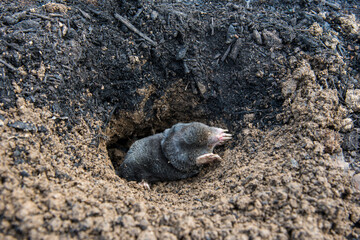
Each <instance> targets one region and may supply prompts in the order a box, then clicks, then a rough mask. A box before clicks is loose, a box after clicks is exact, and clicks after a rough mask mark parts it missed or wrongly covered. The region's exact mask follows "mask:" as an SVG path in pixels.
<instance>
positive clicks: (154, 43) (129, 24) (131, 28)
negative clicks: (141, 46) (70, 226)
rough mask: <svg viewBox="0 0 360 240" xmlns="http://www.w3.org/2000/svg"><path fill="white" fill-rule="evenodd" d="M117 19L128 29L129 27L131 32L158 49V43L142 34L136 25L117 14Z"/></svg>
mask: <svg viewBox="0 0 360 240" xmlns="http://www.w3.org/2000/svg"><path fill="white" fill-rule="evenodd" d="M114 16H115V18H116V19H117V20H119V21H120V22H122V23H123V24H124V25H125V26H126V27H128V28H129V29H130V30H131V31H133V32H134V33H136V34H138V35H139V36H140V37H142V38H144V39H145V40H146V41H148V42H149V43H150V44H151V45H152V46H154V47H156V46H157V43H156V42H154V41H153V40H151V39H150V38H149V37H148V36H146V35H145V34H144V33H142V32H140V31H139V30H138V29H137V28H136V27H135V26H134V25H132V24H131V23H130V22H129V21H128V20H127V19H126V18H124V17H122V16H120V15H119V14H117V13H115V15H114Z"/></svg>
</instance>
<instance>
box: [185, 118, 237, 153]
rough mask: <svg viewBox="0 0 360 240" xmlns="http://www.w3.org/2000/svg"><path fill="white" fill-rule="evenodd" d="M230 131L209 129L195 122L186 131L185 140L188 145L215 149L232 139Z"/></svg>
mask: <svg viewBox="0 0 360 240" xmlns="http://www.w3.org/2000/svg"><path fill="white" fill-rule="evenodd" d="M227 131H228V130H226V129H222V128H216V127H209V126H207V125H205V124H203V123H199V122H193V123H191V124H189V125H188V126H187V127H186V129H184V134H185V136H184V139H185V140H186V142H187V143H188V144H194V145H196V146H206V147H207V148H209V149H211V150H212V149H213V148H214V147H215V146H217V145H220V144H223V143H224V142H225V141H226V140H229V139H231V134H228V133H226V132H227Z"/></svg>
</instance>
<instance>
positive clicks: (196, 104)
mask: <svg viewBox="0 0 360 240" xmlns="http://www.w3.org/2000/svg"><path fill="white" fill-rule="evenodd" d="M258 81H259V82H258V83H259V84H258V85H259V86H258V87H256V88H255V87H253V88H252V89H253V92H251V91H248V90H249V88H248V87H246V88H242V87H241V85H237V86H234V85H233V84H232V83H231V82H230V81H228V82H227V81H224V84H223V85H221V88H213V89H208V90H207V91H208V92H211V94H210V97H204V95H202V94H200V93H201V89H199V85H196V84H195V87H194V84H192V83H191V82H189V81H188V80H184V79H178V80H176V81H174V82H173V83H172V84H170V85H169V87H168V88H166V89H165V90H162V91H161V90H159V89H157V88H156V87H154V86H153V85H151V84H149V85H146V86H144V87H142V88H139V89H137V90H136V94H137V95H138V96H139V98H138V102H137V103H136V104H135V106H136V108H135V109H134V110H122V109H116V111H114V113H113V116H112V118H111V120H110V123H109V126H108V129H107V131H106V133H107V136H109V141H108V142H107V150H108V154H109V157H110V159H111V161H112V164H113V166H114V169H115V172H116V174H118V170H119V167H120V164H121V163H122V161H123V159H124V157H125V155H126V153H127V151H128V149H129V148H130V146H131V145H132V143H134V142H135V141H136V140H138V139H141V138H144V137H147V136H150V135H153V134H155V133H159V132H162V131H164V130H165V129H167V128H169V127H171V126H172V125H174V124H176V123H179V122H194V121H197V122H202V123H205V124H207V125H210V126H216V127H222V128H227V129H229V130H230V132H231V133H232V134H233V135H234V139H233V140H232V142H229V143H228V144H227V145H226V146H227V147H229V145H230V147H233V146H235V145H236V143H237V141H238V139H237V135H238V133H240V131H241V129H242V128H243V127H244V126H245V125H246V124H248V123H249V122H253V123H254V124H256V122H257V123H259V122H263V121H264V119H274V118H275V115H276V113H277V112H278V111H280V108H281V103H280V102H279V101H275V100H274V99H272V100H269V99H270V98H271V96H268V92H269V88H267V89H266V90H264V88H263V85H264V83H263V82H261V81H262V80H261V79H259V80H258ZM270 84H271V83H270ZM271 86H272V87H273V89H272V91H270V92H273V91H280V90H279V89H276V88H274V86H275V85H274V84H271ZM200 87H201V86H200ZM246 95H249V96H250V97H248V96H246ZM259 96H261V97H259ZM253 97H256V98H258V100H259V103H258V104H256V103H257V102H256V101H254V100H253ZM264 99H268V100H266V102H267V103H270V102H272V101H273V102H275V103H276V104H273V105H271V104H270V106H265V107H264V105H263V103H264V102H263V101H262V100H264ZM269 108H270V109H269ZM235 109H236V111H235ZM241 109H243V111H239V110H241ZM274 109H275V110H276V111H273V110H274ZM257 116H260V117H259V118H257ZM224 149H225V147H224V146H223V147H217V148H216V150H215V152H217V153H220V154H221V152H222V151H223V150H224Z"/></svg>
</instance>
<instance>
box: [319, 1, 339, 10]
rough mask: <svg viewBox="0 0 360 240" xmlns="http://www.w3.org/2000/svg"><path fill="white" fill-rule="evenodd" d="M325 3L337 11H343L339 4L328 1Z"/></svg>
mask: <svg viewBox="0 0 360 240" xmlns="http://www.w3.org/2000/svg"><path fill="white" fill-rule="evenodd" d="M323 3H324V4H325V5H327V6H329V7H332V8H334V9H335V10H340V9H341V6H340V5H339V4H337V3H331V2H328V1H323Z"/></svg>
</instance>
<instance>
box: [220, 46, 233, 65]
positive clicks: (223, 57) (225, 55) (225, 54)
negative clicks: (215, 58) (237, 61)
mask: <svg viewBox="0 0 360 240" xmlns="http://www.w3.org/2000/svg"><path fill="white" fill-rule="evenodd" d="M231 46H232V44H230V45H229V47H228V48H227V49H226V52H225V53H224V55H223V56H222V58H221V61H222V62H223V61H225V59H226V58H227V56H228V55H229V53H230V50H231Z"/></svg>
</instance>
